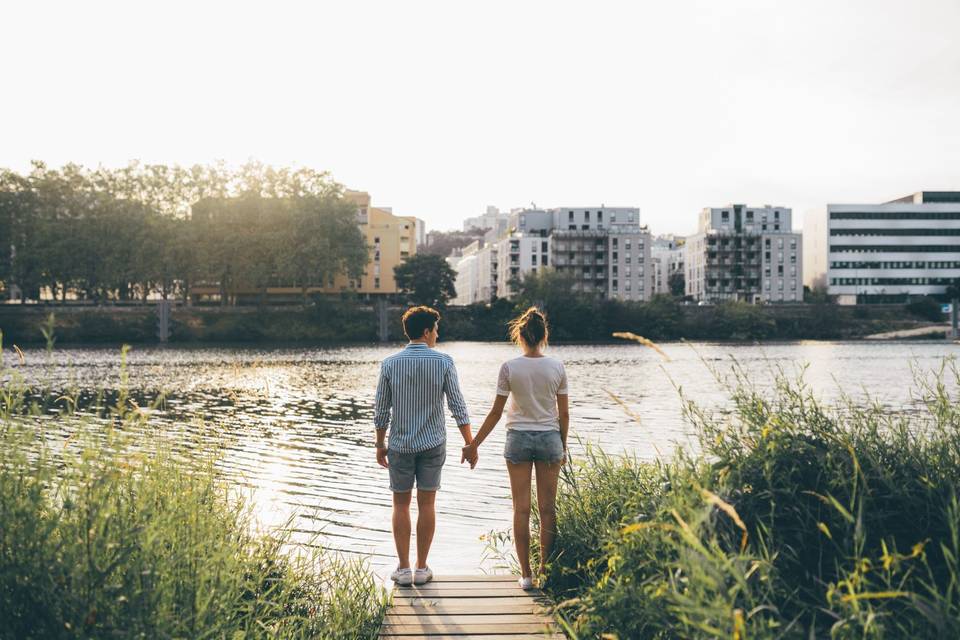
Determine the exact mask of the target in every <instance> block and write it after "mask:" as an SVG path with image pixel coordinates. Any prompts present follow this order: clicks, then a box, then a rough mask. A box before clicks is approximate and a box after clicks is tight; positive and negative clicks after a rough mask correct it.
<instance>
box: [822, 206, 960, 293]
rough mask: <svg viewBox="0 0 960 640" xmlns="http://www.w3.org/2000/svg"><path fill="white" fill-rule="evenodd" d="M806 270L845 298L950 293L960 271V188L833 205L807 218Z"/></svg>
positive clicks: (823, 286) (826, 287)
mask: <svg viewBox="0 0 960 640" xmlns="http://www.w3.org/2000/svg"><path fill="white" fill-rule="evenodd" d="M803 234H804V246H805V250H806V251H807V256H806V258H807V259H806V264H807V267H808V268H807V272H806V274H805V278H806V283H807V285H808V286H810V287H811V288H825V289H826V291H827V293H828V294H830V295H832V296H836V299H837V302H839V303H840V304H856V303H867V302H904V301H907V300H909V299H911V298H914V297H919V296H928V295H942V294H944V293H945V292H946V289H947V287H948V286H949V285H950V284H951V283H953V282H954V281H955V280H957V279H958V278H960V191H920V192H917V193H914V194H911V195H909V196H906V197H903V198H899V199H897V200H893V201H890V202H887V203H883V204H830V205H827V207H826V208H825V209H821V210H817V211H812V212H810V213H808V214H807V216H806V218H805V219H804V230H803Z"/></svg>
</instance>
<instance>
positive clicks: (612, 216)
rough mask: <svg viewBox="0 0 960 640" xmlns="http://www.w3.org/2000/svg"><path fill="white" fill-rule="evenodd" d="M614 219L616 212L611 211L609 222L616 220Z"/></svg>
mask: <svg viewBox="0 0 960 640" xmlns="http://www.w3.org/2000/svg"><path fill="white" fill-rule="evenodd" d="M616 221H617V214H616V212H613V213H611V214H610V222H616Z"/></svg>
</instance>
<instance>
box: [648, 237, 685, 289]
mask: <svg viewBox="0 0 960 640" xmlns="http://www.w3.org/2000/svg"><path fill="white" fill-rule="evenodd" d="M683 244H684V239H683V238H680V237H677V236H674V235H673V234H668V235H663V236H657V237H656V238H654V239H653V242H652V244H651V247H650V268H651V269H652V271H653V278H652V279H653V291H652V292H653V293H654V294H657V293H670V278H671V277H672V276H674V275H675V274H680V275H683V258H684V248H683Z"/></svg>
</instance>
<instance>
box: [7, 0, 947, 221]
mask: <svg viewBox="0 0 960 640" xmlns="http://www.w3.org/2000/svg"><path fill="white" fill-rule="evenodd" d="M0 59H2V60H3V61H4V73H3V74H2V84H0V166H3V167H8V168H13V169H18V170H22V169H24V168H26V167H27V163H28V162H29V160H30V159H41V160H44V161H46V162H48V163H50V164H55V165H59V164H62V163H64V162H68V161H73V162H79V163H82V164H85V165H89V166H95V165H97V164H104V165H107V166H117V165H122V164H125V163H126V162H127V161H128V160H130V159H140V160H142V161H144V162H157V163H169V164H173V163H179V164H193V163H198V162H199V163H207V162H211V161H214V160H216V159H224V160H226V161H228V162H230V163H240V162H243V161H244V160H247V159H249V158H255V159H259V160H261V161H263V162H268V163H273V164H278V165H306V166H310V167H313V168H316V169H325V170H328V171H330V172H331V173H332V174H333V176H334V178H335V179H336V180H337V181H339V182H342V183H344V184H346V185H347V186H348V187H350V188H354V189H363V190H366V191H369V192H370V194H371V195H372V197H373V202H374V204H375V205H385V206H392V207H393V208H394V211H395V212H396V213H400V214H404V215H417V216H420V217H421V218H424V219H425V220H426V221H427V225H428V228H431V229H437V228H439V229H448V228H459V227H460V223H461V221H462V219H463V218H465V217H468V216H472V215H477V214H479V213H481V212H482V211H483V210H484V208H485V206H486V205H487V204H493V205H497V206H499V207H501V208H503V209H508V208H510V207H519V206H528V205H529V204H530V203H531V202H535V203H536V204H537V205H538V206H541V207H551V206H566V205H572V206H586V205H591V206H597V205H599V204H601V203H604V204H606V205H607V206H638V207H640V209H641V218H642V220H643V221H644V222H646V223H648V224H649V225H650V227H651V230H652V231H653V232H654V233H658V234H659V233H669V232H674V233H689V232H692V231H693V230H695V227H696V217H697V216H696V214H697V212H698V211H699V210H700V209H701V208H703V207H704V206H720V205H723V204H726V203H729V202H743V203H748V204H764V203H771V204H777V205H781V206H790V207H793V208H794V209H795V211H797V212H798V213H802V212H803V211H805V210H806V209H807V208H809V207H812V206H817V205H819V204H824V203H826V202H837V203H843V202H879V201H884V200H889V199H892V198H894V197H897V196H901V195H905V194H906V193H909V192H912V191H917V190H922V189H960V0H912V1H907V0H898V1H888V0H855V1H846V0H844V1H840V0H828V1H821V0H798V1H796V2H778V1H774V0H758V1H752V2H748V1H726V0H713V1H708V2H694V1H678V0H672V1H671V2H663V1H657V2H643V3H641V2H600V1H597V0H593V1H592V2H573V3H563V2H555V1H554V2H543V3H540V2H522V1H520V0H513V1H511V2H491V1H489V0H485V1H484V2H475V3H466V2H451V1H449V0H445V1H441V2H412V1H408V2H396V1H392V2H382V3H379V2H377V3H374V2H361V1H357V0H353V1H349V2H313V3H305V2H297V3H294V2H289V3H285V2H277V1H271V2H262V3H241V2H224V3H217V2H208V1H205V0H204V1H202V2H201V1H197V0H194V1H192V2H184V3H179V2H170V1H164V2H136V1H131V0H126V1H124V2H94V1H91V2H75V1H71V2H63V3H53V2H42V1H36V0H31V1H30V2H11V3H6V4H5V6H4V8H3V11H2V17H0ZM798 217H799V216H798Z"/></svg>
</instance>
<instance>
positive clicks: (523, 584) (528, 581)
mask: <svg viewBox="0 0 960 640" xmlns="http://www.w3.org/2000/svg"><path fill="white" fill-rule="evenodd" d="M517 584H519V585H520V588H521V589H523V590H524V591H530V589H533V578H531V577H530V576H524V577H522V578H520V579H519V580H517Z"/></svg>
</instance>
